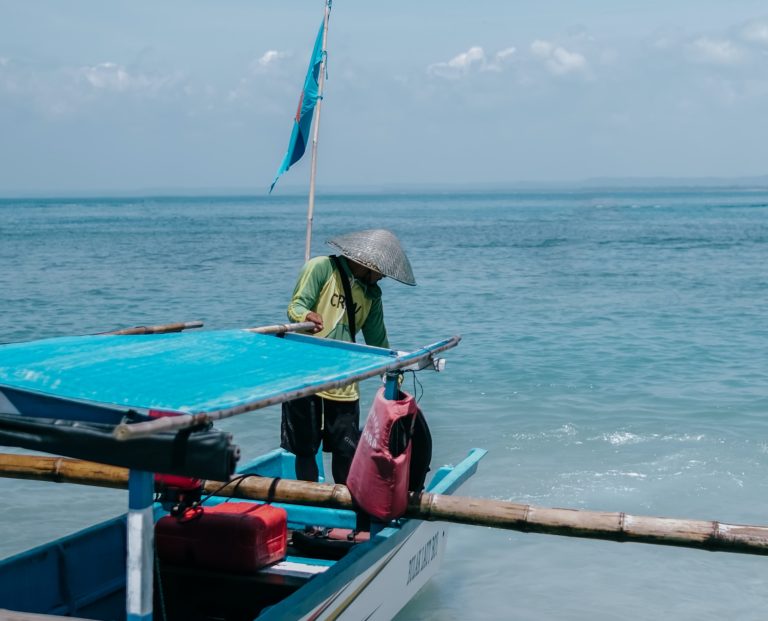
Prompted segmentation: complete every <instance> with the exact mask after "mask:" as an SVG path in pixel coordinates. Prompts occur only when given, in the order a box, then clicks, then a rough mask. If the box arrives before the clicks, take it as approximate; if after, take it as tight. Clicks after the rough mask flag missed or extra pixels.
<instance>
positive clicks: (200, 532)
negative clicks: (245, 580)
mask: <svg viewBox="0 0 768 621" xmlns="http://www.w3.org/2000/svg"><path fill="white" fill-rule="evenodd" d="M287 535H288V532H287V514H286V512H285V510H284V509H280V508H278V507H273V506H272V505H259V504H254V503H250V502H225V503H222V504H220V505H216V506H214V507H205V508H204V510H203V512H202V514H199V515H197V516H196V517H195V514H194V513H193V511H192V510H189V511H188V512H187V513H185V514H184V517H182V518H181V519H177V518H175V517H173V516H170V515H167V516H165V517H163V518H160V519H159V520H158V521H157V524H156V525H155V545H156V546H157V554H158V557H159V558H160V560H161V561H163V562H165V563H169V564H171V565H182V566H184V567H194V568H198V569H208V570H214V571H226V572H238V573H247V572H252V571H256V570H257V569H260V568H261V567H265V566H266V565H270V564H272V563H276V562H277V561H280V560H282V559H284V558H285V554H286V546H287V539H288V537H287Z"/></svg>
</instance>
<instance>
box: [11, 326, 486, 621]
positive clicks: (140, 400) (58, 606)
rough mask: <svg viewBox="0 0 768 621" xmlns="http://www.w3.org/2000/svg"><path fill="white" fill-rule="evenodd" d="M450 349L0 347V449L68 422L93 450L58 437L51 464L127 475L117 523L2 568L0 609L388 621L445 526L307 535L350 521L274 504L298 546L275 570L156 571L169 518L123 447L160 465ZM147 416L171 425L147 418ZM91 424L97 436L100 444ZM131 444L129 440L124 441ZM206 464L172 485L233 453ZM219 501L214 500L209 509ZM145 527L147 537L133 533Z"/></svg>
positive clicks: (448, 485)
mask: <svg viewBox="0 0 768 621" xmlns="http://www.w3.org/2000/svg"><path fill="white" fill-rule="evenodd" d="M457 342H458V340H457V339H449V340H446V341H441V342H439V343H436V344H434V345H431V346H428V347H425V348H423V349H420V350H417V351H416V352H412V353H409V354H402V353H398V352H393V351H389V350H380V349H377V348H370V347H366V346H362V345H353V344H346V343H337V342H332V341H327V340H323V339H316V338H313V337H308V336H303V335H298V334H291V333H289V334H286V335H285V336H284V337H280V338H278V337H276V336H265V335H262V334H254V333H252V332H247V331H243V330H228V331H218V332H196V333H183V334H182V333H179V334H164V335H148V336H94V337H74V338H65V339H48V340H46V341H38V342H33V343H24V344H12V345H4V346H0V414H2V415H1V416H0V444H2V443H13V445H15V446H25V447H27V448H35V445H34V444H32V445H30V444H25V442H27V441H28V440H27V439H26V438H27V437H28V436H29V435H30V434H29V433H26V432H25V429H23V428H19V429H17V428H16V427H14V426H13V425H16V424H19V425H24V424H26V423H28V424H30V425H33V426H34V425H37V427H34V429H39V428H40V427H47V426H56V424H54V423H52V422H51V421H52V420H54V419H56V420H57V421H58V423H59V426H62V423H63V427H64V428H65V429H67V428H69V426H70V425H69V424H68V423H67V421H69V422H72V421H75V422H74V423H73V424H72V427H75V428H78V429H80V430H81V431H82V428H85V430H86V432H87V433H89V434H91V435H89V436H88V438H89V441H88V442H84V441H83V439H82V437H80V436H76V437H75V439H74V440H71V439H65V440H62V439H61V438H58V437H57V438H56V439H55V440H56V442H57V444H55V446H57V447H63V448H64V449H65V450H66V451H67V453H63V454H70V455H72V456H74V457H84V458H89V457H91V456H92V453H93V451H94V450H96V453H97V454H98V455H101V456H103V457H104V459H103V460H101V461H105V462H106V463H112V464H114V465H119V466H125V467H129V468H131V469H132V470H131V479H130V481H131V483H130V486H131V487H130V490H129V505H130V511H129V512H128V514H127V515H123V516H121V517H117V518H114V519H111V520H108V521H105V522H103V523H100V524H97V525H95V526H91V527H88V528H86V529H84V530H82V531H80V532H77V533H75V534H72V535H70V536H67V537H63V538H61V539H57V540H55V541H52V542H50V543H47V544H44V545H41V546H39V547H37V548H34V549H32V550H29V551H25V552H22V553H20V554H17V555H15V556H12V557H10V558H7V559H5V560H3V561H0V609H7V610H10V611H17V612H23V613H35V614H44V615H63V616H75V617H81V618H92V619H125V618H127V619H151V618H152V616H153V615H154V616H155V617H156V618H158V619H185V620H189V619H206V620H213V619H227V620H230V619H231V620H238V621H239V620H241V619H242V620H245V619H249V620H250V619H257V618H258V619H260V620H261V619H265V620H269V619H357V620H359V619H390V618H392V617H393V616H394V615H395V614H396V613H397V612H398V611H399V610H400V609H401V608H402V607H403V606H405V604H407V603H408V601H409V600H411V599H412V598H413V597H414V596H415V594H416V593H417V592H418V591H419V589H421V588H422V587H423V586H424V584H426V582H427V581H428V580H429V579H430V578H431V577H432V576H433V575H434V574H435V572H436V571H437V569H438V567H439V565H440V562H441V560H442V558H443V555H444V553H445V544H446V525H445V524H444V523H440V522H425V521H419V520H412V519H400V520H395V521H392V522H390V523H388V524H386V525H384V526H383V527H382V528H380V529H379V530H375V529H372V532H371V535H370V537H369V538H367V539H366V538H364V537H358V538H357V539H355V540H346V539H345V538H344V537H343V536H342V537H341V538H340V539H338V538H337V539H334V538H333V537H326V536H325V535H321V536H317V537H316V536H315V535H307V534H305V533H304V531H305V528H306V527H307V526H315V527H324V528H326V529H347V531H351V530H352V529H354V528H355V521H356V514H355V513H354V512H352V511H349V510H339V509H329V508H322V507H312V506H306V505H298V504H295V505H294V504H283V505H276V506H280V507H283V508H284V509H285V510H286V511H287V526H288V530H289V533H296V536H295V537H292V538H291V540H290V541H291V542H292V543H291V544H290V545H289V547H288V550H287V552H288V553H287V556H286V557H285V558H284V559H282V560H280V561H279V562H276V563H273V564H270V565H268V566H266V567H263V568H260V569H258V570H256V571H252V572H248V573H242V572H232V571H221V570H212V569H210V568H205V567H198V566H192V567H190V566H185V565H184V564H172V563H167V562H164V561H161V560H159V559H158V558H157V557H155V555H153V553H152V532H153V529H152V528H151V524H152V523H153V522H155V521H157V520H158V519H160V518H161V517H162V516H164V515H165V514H166V511H165V509H164V508H163V507H162V506H161V505H160V504H158V503H152V500H153V498H152V497H151V495H150V497H149V501H148V502H147V503H146V506H144V505H143V504H142V503H144V502H145V501H146V500H147V496H146V493H145V492H146V487H147V478H146V476H143V475H144V474H145V473H142V472H141V471H140V470H139V469H140V468H143V467H144V466H143V465H142V462H143V459H144V458H143V457H142V456H141V455H139V456H138V457H137V455H136V453H137V452H138V451H136V450H135V447H137V446H138V444H136V443H137V442H141V441H142V438H143V440H146V441H147V442H151V441H154V440H157V441H158V442H160V444H157V445H154V446H150V445H149V444H148V445H147V446H150V448H149V449H148V451H149V452H150V453H151V452H153V451H154V453H155V454H156V455H155V456H154V457H152V456H149V457H147V459H150V461H152V460H154V461H152V463H158V462H157V460H158V459H162V454H164V451H165V452H167V446H165V445H163V444H162V442H161V440H160V439H158V438H159V437H160V436H163V435H164V434H166V435H167V434H170V435H171V436H173V437H177V434H179V433H180V431H179V430H181V433H189V428H188V427H187V425H190V424H191V425H198V426H199V425H200V423H201V422H210V421H215V420H218V419H221V418H225V417H226V416H232V415H235V414H239V413H242V412H246V411H252V410H257V409H260V408H261V407H265V406H266V405H272V404H274V403H279V402H280V401H283V400H287V399H290V398H295V397H296V396H298V394H310V393H312V392H317V391H318V390H321V389H323V388H324V387H328V386H330V385H342V384H344V383H350V382H353V381H358V380H359V379H362V378H365V377H372V376H377V375H380V374H385V375H386V376H387V378H388V379H387V386H388V387H389V386H396V381H397V375H398V373H399V372H400V371H401V370H402V369H403V368H406V367H409V366H410V367H411V368H415V367H419V366H426V365H428V364H429V363H430V362H432V361H434V356H435V355H436V354H437V353H439V352H440V351H443V350H444V349H447V348H449V347H452V346H454V345H455V344H456V343H457ZM152 410H163V411H173V412H174V413H176V414H178V415H177V416H173V417H165V418H157V419H153V418H151V417H150V416H148V413H149V412H150V411H152ZM129 414H130V416H129ZM127 416H129V418H130V422H128V423H126V417H127ZM100 425H108V426H109V429H110V430H111V431H110V433H103V429H101V427H100ZM168 425H170V426H171V428H170V430H168V429H167V428H166V427H167V426H168ZM9 429H10V431H9ZM193 429H194V427H193ZM4 433H5V435H3V434H4ZM195 433H198V432H195V431H192V432H191V434H190V435H194V434H195ZM209 433H210V430H209ZM268 433H274V434H275V435H277V430H269V431H268ZM94 434H95V435H94ZM132 434H133V435H136V436H141V438H139V439H128V440H126V439H120V436H121V435H122V436H123V437H124V438H125V437H132ZM31 435H34V434H31ZM44 435H45V434H44V433H43V436H44ZM223 435H226V434H223ZM43 436H41V437H43ZM4 438H5V439H4ZM93 438H96V439H95V440H94V439H93ZM91 440H92V441H93V443H94V444H96V445H99V448H98V449H94V448H93V446H92V444H91ZM102 445H103V446H102ZM126 446H129V447H131V450H130V451H126V450H124V447H126ZM196 446H197V445H196ZM201 447H202V448H201ZM37 448H40V449H42V450H45V446H38V447H37ZM197 448H198V449H199V452H200V453H205V452H206V451H208V450H209V449H207V448H205V447H204V446H203V445H202V444H200V445H199V446H198V447H197ZM196 450H197V449H196ZM210 452H211V454H212V456H213V459H212V460H211V463H209V464H205V463H203V461H204V460H202V459H201V460H199V463H197V462H196V464H195V465H194V466H193V467H192V470H193V471H191V472H190V471H183V470H184V469H183V468H182V469H180V470H179V469H177V472H176V474H185V475H192V476H208V478H213V477H211V476H210V475H206V473H205V471H206V470H207V471H211V470H217V469H218V470H220V469H221V465H220V464H221V462H222V461H226V459H224V460H223V459H222V457H221V456H222V455H229V456H230V457H231V456H232V454H233V448H232V446H231V445H227V444H226V442H224V443H223V444H222V443H221V442H219V443H218V445H217V446H216V447H215V448H213V449H210ZM484 454H485V451H483V450H479V449H475V450H472V451H471V452H470V453H469V455H468V456H467V457H466V458H465V459H464V460H463V461H461V462H460V463H458V464H457V465H455V466H445V467H442V468H439V469H437V470H436V471H435V472H434V474H433V476H432V478H431V480H430V481H429V483H428V485H427V489H428V491H430V492H433V493H439V494H453V493H454V492H455V491H456V490H458V489H459V488H460V487H461V485H462V484H463V483H464V482H465V481H466V480H467V479H468V478H470V477H471V476H472V475H473V474H474V472H475V470H476V468H477V464H478V461H479V460H480V459H481V458H482V456H483V455H484ZM157 455H160V457H157ZM320 461H321V460H320ZM211 464H213V465H211ZM201 471H202V472H201ZM238 472H239V473H241V474H250V475H258V476H268V477H281V478H293V476H294V461H293V456H292V455H291V454H289V453H286V452H284V451H282V450H276V451H273V452H271V453H268V454H266V455H264V456H262V457H259V458H257V459H255V460H254V461H252V462H251V463H248V464H246V465H245V466H244V467H242V468H239V469H238ZM142 476H143V478H142ZM149 484H150V487H152V479H151V478H150V479H149ZM142 490H144V491H142ZM142 494H144V495H143V496H142ZM150 494H151V492H150ZM137 499H138V501H137ZM142 499H143V500H142ZM224 500H225V498H223V497H220V496H213V497H211V498H209V499H208V500H207V501H206V503H205V505H208V506H213V505H216V504H218V503H221V502H223V501H224ZM147 515H148V516H149V518H148V519H149V524H147V523H146V522H142V520H143V519H144V518H143V517H142V516H147ZM332 533H333V531H332ZM127 568H128V569H127ZM131 572H133V574H132V573H131ZM137 591H138V592H137ZM0 616H2V615H0Z"/></svg>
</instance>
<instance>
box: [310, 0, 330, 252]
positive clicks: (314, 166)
mask: <svg viewBox="0 0 768 621" xmlns="http://www.w3.org/2000/svg"><path fill="white" fill-rule="evenodd" d="M331 1H332V0H326V2H325V16H324V18H323V60H322V61H321V63H320V75H319V76H318V78H319V79H318V86H317V106H316V107H315V121H314V125H315V127H314V130H313V133H312V166H311V168H310V174H309V205H308V207H307V239H306V244H305V246H304V261H305V262H306V261H309V257H310V255H311V252H312V219H313V217H314V212H315V177H316V174H317V138H318V136H319V134H320V106H322V103H323V87H324V86H325V61H326V43H327V41H328V18H329V17H330V14H331Z"/></svg>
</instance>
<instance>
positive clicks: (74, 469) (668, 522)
mask: <svg viewBox="0 0 768 621" xmlns="http://www.w3.org/2000/svg"><path fill="white" fill-rule="evenodd" d="M474 450H475V451H478V450H479V449H474ZM0 476H2V477H11V478H17V479H28V480H35V481H54V482H57V483H77V484H81V485H97V486H101V487H112V488H117V489H120V488H122V489H124V488H125V487H126V484H127V479H128V472H127V471H126V470H125V469H124V468H118V467H116V466H107V465H104V464H96V463H93V462H83V461H78V460H74V459H66V458H61V457H43V456H37V455H15V454H14V455H10V454H0ZM131 476H134V474H133V471H131ZM152 483H153V482H152V480H151V479H150V480H148V481H147V484H148V485H149V486H151V485H152ZM229 483H230V485H227V484H226V483H224V482H221V483H219V482H214V481H207V482H206V483H205V486H204V489H205V492H206V493H209V494H216V495H217V496H229V497H232V498H245V499H250V500H262V501H267V502H280V503H289V504H301V505H312V506H317V507H329V508H333V509H349V510H353V509H354V508H355V504H354V501H353V499H352V495H351V494H350V493H349V490H348V489H347V488H346V487H345V486H344V485H338V484H337V485H333V484H329V483H311V482H308V481H291V480H287V479H272V478H268V477H255V476H253V477H248V478H241V477H234V479H232V480H231V481H230V482H229ZM405 517H408V518H414V519H417V520H429V521H440V522H453V523H456V524H471V525H475V526H488V527H491V528H501V529H505V530H514V531H521V532H527V533H542V534H549V535H561V536H564V537H582V538H588V539H603V540H607V541H618V542H635V543H646V544H656V545H667V546H677V547H683V548H695V549H699V550H708V551H711V552H734V553H740V554H758V555H768V526H753V525H746V524H727V523H724V522H719V521H714V520H711V521H710V520H707V521H705V520H687V519H679V518H664V517H652V516H640V515H629V514H627V513H615V512H603V511H584V510H577V509H551V508H546V507H534V506H532V505H526V504H518V503H513V502H506V501H501V500H489V499H485V498H466V497H461V496H444V495H440V494H430V493H428V492H423V493H421V494H417V493H414V492H411V493H410V494H409V500H408V507H407V509H406V512H405ZM129 520H130V517H129ZM150 557H151V554H150Z"/></svg>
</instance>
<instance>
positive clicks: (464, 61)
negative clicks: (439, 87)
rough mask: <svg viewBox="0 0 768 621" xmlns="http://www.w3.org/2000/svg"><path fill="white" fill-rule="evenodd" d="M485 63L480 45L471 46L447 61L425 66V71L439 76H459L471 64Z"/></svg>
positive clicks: (470, 66) (470, 67)
mask: <svg viewBox="0 0 768 621" xmlns="http://www.w3.org/2000/svg"><path fill="white" fill-rule="evenodd" d="M484 64H485V52H484V51H483V48H481V47H477V46H475V47H471V48H469V49H468V50H467V51H466V52H462V53H461V54H459V55H458V56H454V57H453V58H451V60H449V61H447V62H441V63H434V64H432V65H429V67H427V73H429V74H431V75H435V76H439V77H441V78H454V79H456V78H460V77H461V76H463V75H466V74H467V73H468V72H469V71H470V70H471V69H472V68H473V66H482V65H484Z"/></svg>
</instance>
